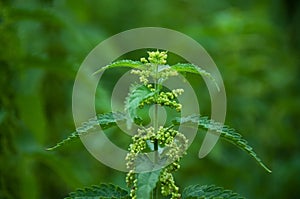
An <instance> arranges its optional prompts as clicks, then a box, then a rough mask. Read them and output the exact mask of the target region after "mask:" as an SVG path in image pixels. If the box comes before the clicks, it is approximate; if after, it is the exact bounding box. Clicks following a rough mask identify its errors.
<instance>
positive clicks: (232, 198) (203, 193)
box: [182, 185, 244, 199]
mask: <svg viewBox="0 0 300 199" xmlns="http://www.w3.org/2000/svg"><path fill="white" fill-rule="evenodd" d="M182 199H244V197H242V196H240V195H239V194H237V193H234V192H233V191H231V190H225V189H223V188H221V187H217V186H215V185H202V186H200V185H191V186H188V187H187V188H185V189H184V190H183V193H182Z"/></svg>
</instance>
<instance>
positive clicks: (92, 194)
mask: <svg viewBox="0 0 300 199" xmlns="http://www.w3.org/2000/svg"><path fill="white" fill-rule="evenodd" d="M128 198H129V196H128V191H126V190H125V189H122V188H120V187H118V186H116V185H112V184H101V185H99V186H96V185H94V186H92V187H87V188H84V189H78V190H76V191H75V192H72V193H70V194H69V197H66V198H65V199H128Z"/></svg>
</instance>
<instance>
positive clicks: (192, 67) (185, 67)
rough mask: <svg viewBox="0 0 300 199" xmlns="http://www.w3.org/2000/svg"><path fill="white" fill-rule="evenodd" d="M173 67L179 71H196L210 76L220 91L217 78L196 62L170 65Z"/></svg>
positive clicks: (195, 72)
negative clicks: (195, 63)
mask: <svg viewBox="0 0 300 199" xmlns="http://www.w3.org/2000/svg"><path fill="white" fill-rule="evenodd" d="M170 67H171V68H173V69H175V70H176V71H177V72H179V73H194V74H200V75H203V76H205V77H208V78H209V79H210V80H211V81H213V83H214V84H215V85H216V87H217V89H218V91H220V87H219V86H218V84H217V82H216V80H215V78H213V76H211V74H210V73H208V72H206V71H205V70H203V69H202V68H200V67H198V66H196V65H194V64H189V63H178V64H174V65H172V66H170Z"/></svg>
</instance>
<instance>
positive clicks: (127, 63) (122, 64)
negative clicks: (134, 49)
mask: <svg viewBox="0 0 300 199" xmlns="http://www.w3.org/2000/svg"><path fill="white" fill-rule="evenodd" d="M142 65H143V63H142V62H140V61H132V60H120V61H115V62H113V63H111V64H109V65H106V66H104V67H102V68H100V69H99V70H97V71H96V72H94V73H93V75H95V74H98V73H100V72H103V71H104V70H106V69H110V68H123V67H129V68H139V67H141V66H142Z"/></svg>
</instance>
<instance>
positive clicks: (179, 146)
mask: <svg viewBox="0 0 300 199" xmlns="http://www.w3.org/2000/svg"><path fill="white" fill-rule="evenodd" d="M132 141H133V142H132V144H130V146H129V153H128V154H127V156H126V160H127V164H126V166H127V168H128V169H129V172H128V174H127V176H126V183H127V185H128V186H129V187H131V192H130V196H131V197H132V198H136V187H137V178H136V175H137V174H136V173H135V169H136V168H135V166H136V165H135V160H136V159H137V157H138V155H139V154H141V153H143V151H144V150H145V149H146V148H147V143H150V144H152V143H154V142H158V144H159V146H160V147H163V151H162V152H161V153H160V154H159V160H158V161H160V160H165V159H166V157H167V159H168V162H171V163H170V164H169V165H168V166H167V167H165V168H164V169H163V170H162V171H161V174H160V177H159V180H160V183H161V193H162V195H164V196H167V195H171V198H172V199H175V198H180V194H179V188H178V187H177V186H176V185H175V182H174V179H173V176H172V174H171V172H174V171H176V170H177V169H179V168H180V165H179V160H180V159H181V157H182V156H183V155H184V154H185V151H186V149H187V144H188V140H187V139H186V137H185V136H184V135H183V134H181V133H179V132H178V131H177V130H174V129H172V128H165V127H163V126H160V127H159V129H158V131H157V132H155V131H154V128H153V127H149V128H145V129H138V132H137V134H136V135H135V136H133V137H132Z"/></svg>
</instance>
